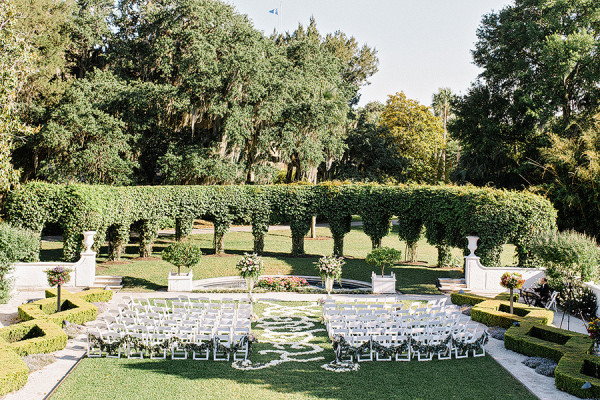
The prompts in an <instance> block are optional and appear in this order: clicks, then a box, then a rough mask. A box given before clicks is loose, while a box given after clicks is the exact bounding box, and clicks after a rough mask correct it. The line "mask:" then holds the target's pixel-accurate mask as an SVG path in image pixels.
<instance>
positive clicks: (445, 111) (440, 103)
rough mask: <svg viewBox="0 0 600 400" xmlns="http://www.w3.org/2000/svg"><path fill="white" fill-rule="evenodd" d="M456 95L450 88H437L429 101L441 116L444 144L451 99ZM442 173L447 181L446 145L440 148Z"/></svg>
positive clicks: (434, 111) (450, 111) (450, 113)
mask: <svg viewBox="0 0 600 400" xmlns="http://www.w3.org/2000/svg"><path fill="white" fill-rule="evenodd" d="M455 97H456V95H454V94H453V93H452V90H451V89H450V88H439V89H438V91H437V93H434V94H433V99H432V102H431V108H433V113H434V114H435V115H436V116H437V117H440V118H442V122H443V124H444V145H445V144H446V142H447V138H448V129H447V125H448V120H449V119H450V118H451V117H452V116H453V115H454V113H453V111H452V101H453V100H454V98H455ZM442 175H443V177H444V182H447V181H448V177H447V173H446V147H445V146H444V148H443V150H442Z"/></svg>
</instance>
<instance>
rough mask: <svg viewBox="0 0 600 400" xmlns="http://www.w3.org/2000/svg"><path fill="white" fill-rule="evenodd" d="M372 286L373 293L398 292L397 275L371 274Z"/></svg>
mask: <svg viewBox="0 0 600 400" xmlns="http://www.w3.org/2000/svg"><path fill="white" fill-rule="evenodd" d="M371 286H372V287H373V293H396V275H394V273H393V272H392V273H391V275H383V276H382V275H377V274H375V272H373V273H372V274H371Z"/></svg>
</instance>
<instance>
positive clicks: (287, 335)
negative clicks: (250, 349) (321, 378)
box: [232, 301, 326, 370]
mask: <svg viewBox="0 0 600 400" xmlns="http://www.w3.org/2000/svg"><path fill="white" fill-rule="evenodd" d="M260 303H263V304H267V305H268V306H267V308H266V309H265V310H264V312H263V315H262V317H261V319H260V320H259V321H258V322H257V323H256V327H255V328H256V329H262V330H263V333H262V335H261V339H260V342H261V343H269V344H272V345H273V349H268V350H261V351H259V352H258V353H259V354H261V355H267V354H275V355H278V358H275V359H273V360H270V361H268V362H266V363H255V364H253V363H252V362H251V361H249V360H246V361H237V362H235V363H233V365H232V366H233V368H236V369H242V370H253V369H263V368H269V367H273V366H275V365H278V364H281V363H284V362H310V361H319V360H324V359H325V357H323V356H320V355H319V356H317V354H319V353H322V352H323V351H324V349H323V347H321V346H319V345H317V344H314V343H311V342H312V341H313V339H315V336H314V333H316V332H325V331H326V330H325V329H324V328H317V326H318V325H320V322H319V315H320V314H321V306H320V305H319V304H317V303H312V304H308V305H303V306H286V305H281V304H276V303H271V302H267V301H261V302H260Z"/></svg>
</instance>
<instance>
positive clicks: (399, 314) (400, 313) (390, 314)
mask: <svg viewBox="0 0 600 400" xmlns="http://www.w3.org/2000/svg"><path fill="white" fill-rule="evenodd" d="M459 313H460V310H459V309H458V308H456V307H454V306H453V307H447V306H446V307H434V308H430V309H417V311H415V312H410V311H409V310H385V309H381V310H377V309H364V310H327V311H326V312H325V313H324V314H323V316H324V319H325V320H327V319H331V318H333V317H337V316H341V317H344V318H348V319H356V318H359V317H369V316H371V317H376V318H382V319H398V318H411V319H412V318H420V317H423V316H427V317H428V316H433V317H435V316H442V315H452V314H459Z"/></svg>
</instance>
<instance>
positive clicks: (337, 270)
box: [313, 256, 346, 281]
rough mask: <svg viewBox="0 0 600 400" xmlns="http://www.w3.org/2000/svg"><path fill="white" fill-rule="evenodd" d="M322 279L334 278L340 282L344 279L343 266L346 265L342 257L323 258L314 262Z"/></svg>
mask: <svg viewBox="0 0 600 400" xmlns="http://www.w3.org/2000/svg"><path fill="white" fill-rule="evenodd" d="M313 264H315V265H316V266H317V270H318V271H319V276H321V278H323V279H325V278H333V279H335V280H337V281H339V280H340V279H341V278H342V266H343V265H344V264H346V262H345V261H344V259H343V258H342V257H336V256H323V257H321V258H319V261H317V262H314V263H313Z"/></svg>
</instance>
